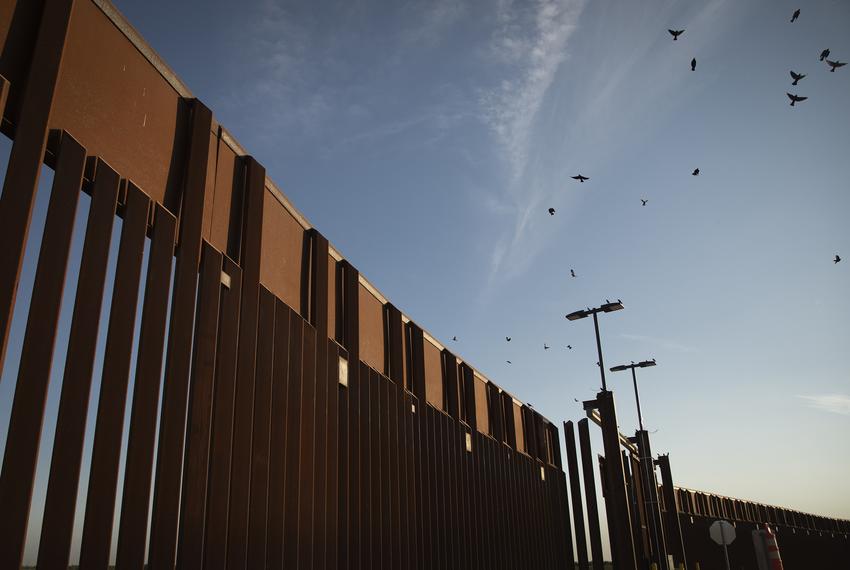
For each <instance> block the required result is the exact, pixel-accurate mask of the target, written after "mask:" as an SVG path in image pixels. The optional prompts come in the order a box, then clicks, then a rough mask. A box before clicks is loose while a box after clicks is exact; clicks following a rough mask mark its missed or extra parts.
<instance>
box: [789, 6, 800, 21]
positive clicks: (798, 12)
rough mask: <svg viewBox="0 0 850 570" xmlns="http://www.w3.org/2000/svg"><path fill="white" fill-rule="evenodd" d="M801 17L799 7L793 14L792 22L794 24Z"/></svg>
mask: <svg viewBox="0 0 850 570" xmlns="http://www.w3.org/2000/svg"><path fill="white" fill-rule="evenodd" d="M799 17H800V9H799V8H797V9H796V10H794V13H793V14H791V23H792V24H793V23H794V22H796V21H797V18H799Z"/></svg>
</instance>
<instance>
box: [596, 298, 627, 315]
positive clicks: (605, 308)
mask: <svg viewBox="0 0 850 570" xmlns="http://www.w3.org/2000/svg"><path fill="white" fill-rule="evenodd" d="M599 309H600V310H601V311H602V312H603V313H612V312H614V311H619V310H621V309H623V302H622V301H621V300H619V299H617V300H616V301H615V302H611V301H608V300H607V299H606V301H605V304H604V305H602V306H601V307H599Z"/></svg>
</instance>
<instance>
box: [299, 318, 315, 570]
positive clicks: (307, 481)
mask: <svg viewBox="0 0 850 570" xmlns="http://www.w3.org/2000/svg"><path fill="white" fill-rule="evenodd" d="M316 343H317V338H316V329H315V328H313V327H312V326H310V325H309V324H308V323H304V356H303V359H304V360H303V364H302V365H303V377H302V383H301V441H300V444H299V465H298V479H299V483H298V568H299V569H302V568H303V569H305V570H311V569H312V568H313V552H314V540H315V526H314V520H315V519H314V517H313V515H314V510H313V508H314V506H315V503H314V498H315V496H314V490H315V479H314V478H315V453H316V449H315V445H314V444H315V435H316V434H315V428H316Z"/></svg>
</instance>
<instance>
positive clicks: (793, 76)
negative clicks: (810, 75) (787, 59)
mask: <svg viewBox="0 0 850 570" xmlns="http://www.w3.org/2000/svg"><path fill="white" fill-rule="evenodd" d="M805 76H806V74H805V73H794V72H793V71H792V72H791V79H793V80H794V82H793V83H791V85H797V82H798V81H800V80H801V79H802V78H804V77H805Z"/></svg>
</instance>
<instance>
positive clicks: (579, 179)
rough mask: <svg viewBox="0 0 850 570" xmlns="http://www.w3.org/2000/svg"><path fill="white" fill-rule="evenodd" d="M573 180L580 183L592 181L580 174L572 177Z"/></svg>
mask: <svg viewBox="0 0 850 570" xmlns="http://www.w3.org/2000/svg"><path fill="white" fill-rule="evenodd" d="M571 178H572V179H573V180H578V181H579V182H584V181H585V180H590V178H588V177H587V176H582V175H581V174H579V175H578V176H571Z"/></svg>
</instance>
